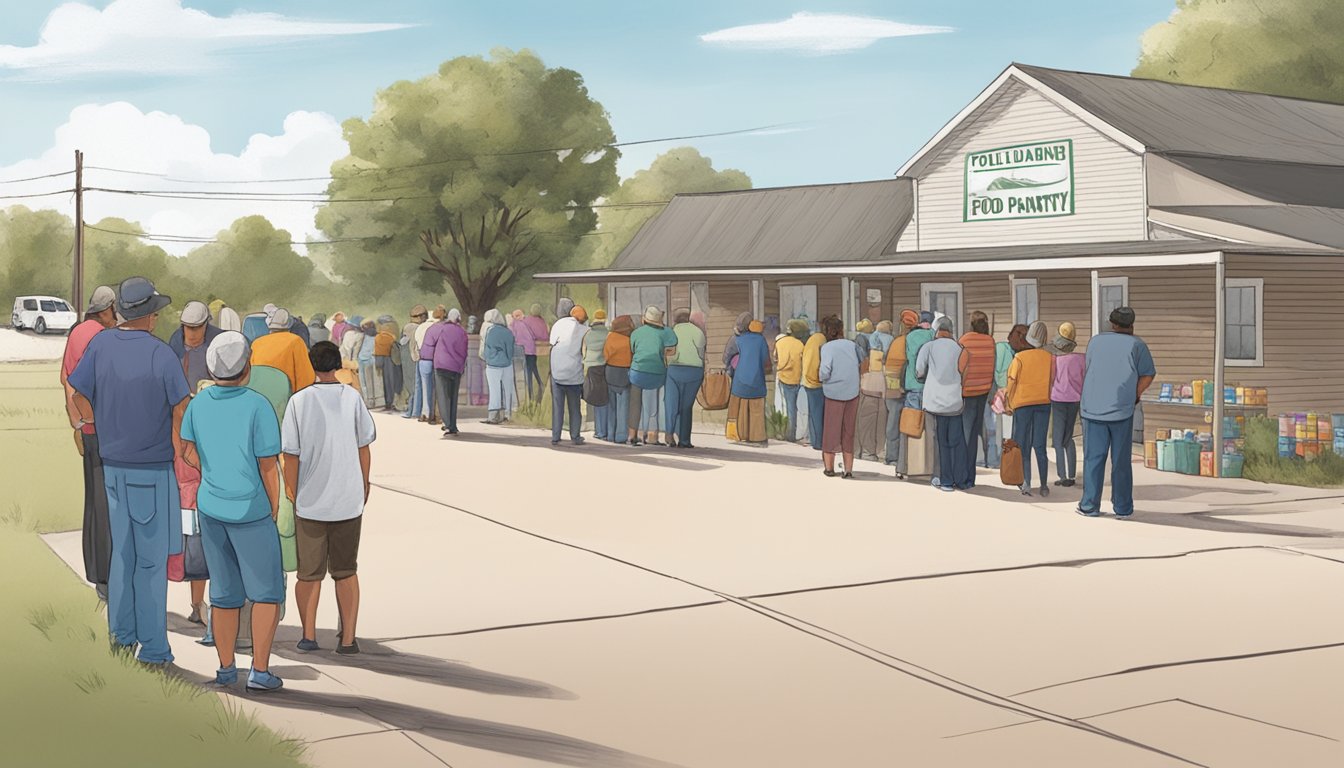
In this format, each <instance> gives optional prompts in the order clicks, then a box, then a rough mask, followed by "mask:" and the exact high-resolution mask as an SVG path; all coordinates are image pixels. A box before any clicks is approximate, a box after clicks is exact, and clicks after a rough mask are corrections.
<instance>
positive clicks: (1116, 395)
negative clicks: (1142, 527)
mask: <svg viewBox="0 0 1344 768" xmlns="http://www.w3.org/2000/svg"><path fill="white" fill-rule="evenodd" d="M1134 319H1135V317H1134V310H1132V309H1130V308H1129V307H1120V308H1119V309H1117V310H1115V311H1114V312H1112V313H1111V318H1110V320H1111V332H1110V333H1103V334H1101V335H1100V336H1094V337H1093V338H1092V340H1091V341H1089V342H1088V344H1087V360H1086V363H1085V369H1084V373H1083V399H1082V404H1081V413H1082V417H1083V498H1082V501H1080V502H1078V510H1077V511H1078V514H1080V515H1083V516H1085V517H1096V516H1098V515H1100V514H1101V487H1102V484H1103V483H1104V482H1105V481H1106V456H1107V454H1109V455H1110V457H1111V507H1112V511H1114V512H1115V516H1116V517H1118V518H1120V519H1122V520H1123V519H1125V518H1127V517H1129V516H1130V515H1132V514H1134V469H1133V467H1132V466H1131V465H1130V444H1131V442H1132V441H1133V429H1134V409H1135V407H1136V406H1137V405H1138V403H1139V399H1140V398H1141V397H1143V393H1144V392H1145V391H1146V390H1147V389H1148V387H1149V386H1150V385H1151V384H1152V383H1153V378H1154V377H1155V376H1156V375H1157V368H1156V367H1155V366H1154V365H1153V354H1152V352H1150V351H1148V345H1147V344H1145V343H1143V340H1142V339H1140V338H1138V337H1137V336H1135V335H1134Z"/></svg>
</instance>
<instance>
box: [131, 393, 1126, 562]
mask: <svg viewBox="0 0 1344 768" xmlns="http://www.w3.org/2000/svg"><path fill="white" fill-rule="evenodd" d="M1133 429H1134V419H1133V418H1128V419H1125V420H1124V421H1092V420H1091V419H1088V418H1084V419H1083V499H1082V501H1080V502H1078V506H1079V507H1080V508H1081V509H1082V510H1083V511H1085V512H1100V511H1101V488H1102V486H1103V485H1104V484H1105V483H1106V457H1107V455H1108V454H1109V456H1110V459H1111V511H1112V512H1114V513H1115V514H1117V515H1120V516H1121V517H1123V516H1125V515H1130V514H1133V513H1134V467H1133V466H1132V465H1131V464H1130V455H1129V452H1130V443H1131V442H1132V441H1133V439H1134V437H1133V434H1132V433H1133ZM115 551H116V544H115V543H114V544H113V552H115Z"/></svg>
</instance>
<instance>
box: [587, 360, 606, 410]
mask: <svg viewBox="0 0 1344 768" xmlns="http://www.w3.org/2000/svg"><path fill="white" fill-rule="evenodd" d="M610 397H611V395H610V394H609V393H608V392H607V366H605V365H594V366H593V367H591V368H589V369H588V372H587V373H586V374H584V377H583V401H584V402H585V403H587V404H589V405H591V406H594V407H597V408H600V407H602V406H604V405H606V404H607V403H608V402H609V400H610Z"/></svg>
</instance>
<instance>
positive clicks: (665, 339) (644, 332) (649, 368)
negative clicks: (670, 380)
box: [551, 305, 677, 445]
mask: <svg viewBox="0 0 1344 768" xmlns="http://www.w3.org/2000/svg"><path fill="white" fill-rule="evenodd" d="M559 324H560V322H559V321H556V325H559ZM551 335H552V336H554V335H555V331H554V330H552V331H551ZM676 346H677V335H676V334H675V333H673V332H672V331H671V330H670V329H668V328H666V327H664V326H663V310H661V309H659V308H658V307H656V306H653V305H650V306H648V307H646V308H645V309H644V320H643V322H642V323H641V324H640V326H639V327H638V328H636V329H635V331H634V333H631V334H630V416H631V418H630V424H629V426H628V429H629V439H630V444H631V445H639V444H640V441H639V433H640V432H641V431H642V432H643V434H644V441H645V442H647V443H650V444H652V443H657V442H658V406H659V402H660V397H659V390H661V389H662V388H663V387H664V386H665V385H666V384H667V355H668V353H669V352H670V351H672V350H675V349H676Z"/></svg>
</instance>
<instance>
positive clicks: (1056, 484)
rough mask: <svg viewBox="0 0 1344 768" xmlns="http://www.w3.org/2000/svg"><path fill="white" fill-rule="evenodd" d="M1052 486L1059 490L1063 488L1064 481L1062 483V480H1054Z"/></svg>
mask: <svg viewBox="0 0 1344 768" xmlns="http://www.w3.org/2000/svg"><path fill="white" fill-rule="evenodd" d="M1053 485H1055V486H1056V487H1059V488H1063V487H1064V481H1063V480H1056V481H1055V482H1054V483H1053Z"/></svg>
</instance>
